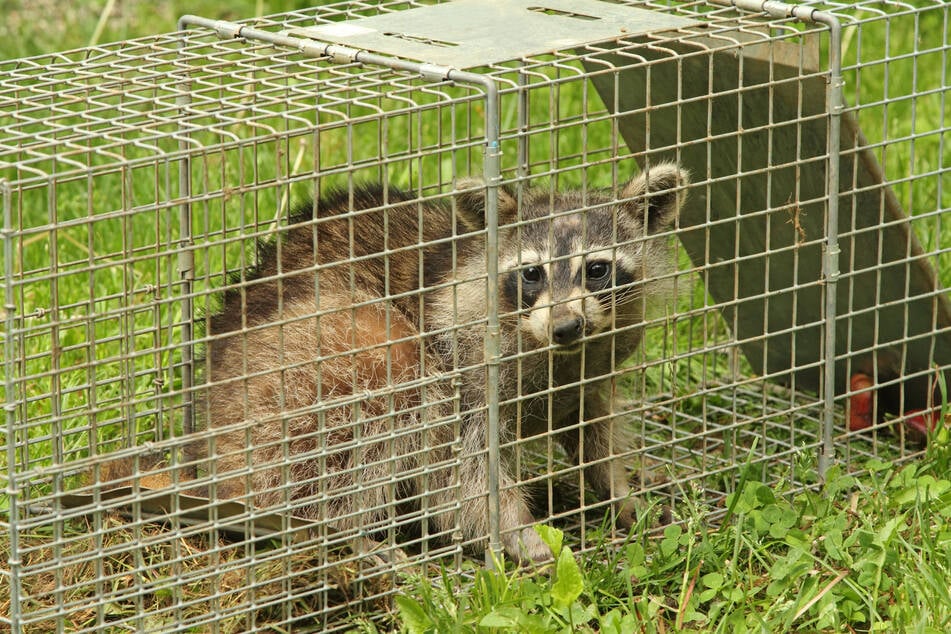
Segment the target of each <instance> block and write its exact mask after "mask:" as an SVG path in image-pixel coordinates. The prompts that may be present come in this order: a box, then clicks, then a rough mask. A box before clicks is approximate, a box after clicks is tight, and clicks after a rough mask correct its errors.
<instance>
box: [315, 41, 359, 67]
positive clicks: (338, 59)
mask: <svg viewBox="0 0 951 634" xmlns="http://www.w3.org/2000/svg"><path fill="white" fill-rule="evenodd" d="M324 54H325V55H328V56H329V57H330V59H331V61H333V63H334V64H351V63H353V62H356V61H358V60H357V55H359V54H360V49H356V48H350V47H349V46H341V45H340V44H331V45H330V46H328V47H327V48H326V49H325V51H324Z"/></svg>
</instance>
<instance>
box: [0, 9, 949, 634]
mask: <svg viewBox="0 0 951 634" xmlns="http://www.w3.org/2000/svg"><path fill="white" fill-rule="evenodd" d="M467 4H471V3H465V2H464V3H460V5H461V6H462V7H463V8H464V7H465V6H466V5H467ZM502 4H505V6H504V7H503V6H502ZM599 4H605V3H591V2H589V3H580V4H573V5H569V4H568V3H564V2H552V3H548V4H547V5H546V4H545V3H527V2H512V3H500V4H499V6H498V7H495V8H494V9H493V10H497V11H500V12H501V11H512V12H515V13H514V14H515V15H518V12H522V13H526V14H531V16H530V17H531V19H532V20H538V19H544V20H552V21H555V22H553V23H557V24H558V26H559V28H560V29H563V31H564V32H566V33H569V34H570V33H573V32H577V33H578V34H579V36H578V39H576V40H570V41H569V40H559V42H556V43H554V44H551V43H547V44H545V45H544V46H545V47H547V48H540V49H537V50H536V49H532V48H531V46H538V45H535V44H533V45H531V46H530V47H529V49H530V50H520V51H517V52H514V53H511V54H510V57H512V58H513V59H502V60H501V61H500V59H499V58H492V57H487V58H481V57H479V56H478V55H475V56H474V57H473V58H472V59H471V60H469V61H464V62H459V63H458V64H456V63H454V64H453V65H446V64H444V63H442V62H439V60H443V59H445V58H444V57H443V56H444V55H447V54H450V53H451V54H455V55H458V54H459V50H456V49H459V48H460V47H461V46H462V44H463V42H455V41H453V38H461V37H462V36H464V35H465V31H466V30H467V29H462V31H463V33H462V34H461V35H460V33H459V31H460V29H459V28H458V27H459V24H456V25H455V30H451V29H440V27H439V23H438V22H432V23H431V22H429V21H428V20H429V19H430V18H429V17H427V16H431V15H434V14H435V15H437V17H438V14H439V13H440V12H441V11H443V10H444V8H442V7H430V6H428V5H429V3H426V5H425V6H418V7H417V6H416V5H415V4H414V3H405V2H399V3H393V4H392V5H387V4H384V5H382V6H374V7H372V8H369V7H366V6H365V5H364V4H362V3H352V4H350V3H339V4H333V5H328V6H325V7H320V8H314V9H310V10H307V11H301V12H297V13H293V14H287V15H281V16H274V17H271V18H265V19H261V20H258V21H256V22H254V23H253V24H252V23H230V22H211V21H205V20H202V19H200V18H195V19H184V20H183V27H185V26H188V27H190V28H188V29H185V30H183V31H181V32H179V33H174V34H169V35H162V36H156V37H153V38H146V39H142V40H135V41H129V42H124V43H120V44H114V45H109V46H102V47H95V48H89V49H83V50H79V51H73V52H67V53H62V54H58V55H55V56H48V57H40V58H32V59H25V60H16V61H11V62H5V63H3V65H2V70H3V74H2V77H3V79H2V80H0V126H2V127H3V135H2V138H0V165H2V170H3V171H2V175H0V190H2V195H3V210H4V229H3V247H4V292H5V299H4V315H3V316H4V323H5V327H4V351H5V355H4V382H3V391H4V399H5V403H6V408H5V416H6V418H5V422H4V426H3V432H2V433H3V446H4V449H5V451H4V453H3V458H2V459H3V460H4V461H5V467H6V469H5V470H4V471H5V474H6V475H5V476H4V477H5V485H6V490H7V492H8V495H7V497H6V498H5V501H4V503H3V504H4V506H3V508H2V509H0V511H2V518H3V520H2V521H3V524H4V528H5V529H6V534H7V536H8V540H7V545H6V553H5V555H4V561H5V566H4V568H3V570H2V574H3V576H4V577H5V581H7V582H8V583H5V584H2V585H3V587H5V588H6V590H2V589H0V592H8V593H9V600H10V602H11V606H12V609H11V611H10V614H9V616H5V615H0V619H2V620H3V622H4V623H5V624H6V625H8V626H10V627H12V628H14V629H18V630H21V631H40V630H46V629H49V630H69V631H106V630H109V629H112V628H115V627H127V628H136V629H141V630H153V629H157V630H169V631H173V630H221V631H256V630H271V629H273V628H276V627H285V628H286V627H289V626H300V627H310V628H313V629H324V630H327V631H335V630H344V629H347V628H348V627H350V626H351V625H352V622H353V621H352V619H353V618H356V615H359V614H365V613H370V614H376V615H382V614H385V613H386V610H387V606H388V605H389V601H390V599H391V598H392V596H393V595H394V594H395V593H396V592H399V590H400V584H401V583H402V582H403V580H404V579H405V578H406V577H407V576H413V575H427V574H431V573H433V572H434V571H435V570H437V569H443V570H448V571H451V572H452V573H453V574H463V573H465V571H466V570H467V569H469V567H471V566H472V565H473V562H474V563H475V565H481V564H482V562H484V556H485V552H486V549H490V550H495V551H496V552H499V553H504V554H505V555H506V556H507V557H508V558H509V559H517V560H521V561H522V562H523V563H531V562H532V561H536V560H543V559H545V557H546V555H547V554H548V553H547V552H546V551H545V549H544V546H543V544H541V542H540V540H539V538H538V537H537V535H536V533H534V531H533V530H532V528H531V527H532V526H533V525H534V524H535V523H537V522H549V523H553V524H556V525H559V526H561V527H563V528H565V530H566V533H567V534H568V535H569V536H570V538H571V539H572V540H574V541H575V543H576V544H577V545H578V548H580V549H592V548H593V547H594V546H596V545H597V544H600V543H603V542H605V541H611V540H614V539H622V538H623V537H624V535H625V534H626V533H627V532H628V531H629V530H632V531H637V532H639V531H645V530H649V529H650V528H652V527H653V526H656V525H657V523H658V522H660V521H661V520H663V521H669V520H676V519H677V514H678V506H679V505H680V504H681V503H683V500H684V498H685V497H687V498H689V500H690V503H693V501H694V500H696V499H699V500H700V501H701V503H703V504H706V505H709V507H710V509H711V517H713V516H715V515H716V513H717V512H718V511H721V510H722V502H723V500H724V498H725V496H726V495H727V494H728V493H729V492H731V491H733V490H734V489H735V487H736V485H737V483H738V482H739V481H740V480H741V478H748V477H753V476H755V477H759V478H761V479H762V480H763V481H765V482H776V481H779V480H787V481H792V482H793V483H795V485H796V486H808V485H810V484H812V483H814V482H816V481H817V479H818V478H819V474H818V459H817V456H819V455H820V453H821V455H822V457H823V460H824V461H825V462H826V463H829V462H831V461H833V460H834V461H839V462H841V463H843V464H844V465H845V466H846V468H856V469H857V468H859V467H860V466H861V463H862V461H864V460H865V459H866V458H868V457H887V458H907V457H911V456H914V455H915V453H916V452H917V451H918V450H919V448H920V445H919V444H917V442H918V441H920V440H921V438H922V437H923V434H924V432H926V431H927V430H928V428H929V427H931V426H932V425H934V424H935V423H936V422H937V420H938V419H939V413H938V411H937V409H936V408H937V407H938V406H939V405H940V400H941V396H942V386H943V376H944V373H945V372H946V371H947V369H948V366H949V363H951V359H949V358H948V352H949V350H948V334H949V333H948V327H949V322H948V307H947V297H946V293H945V291H944V290H943V289H944V287H945V286H946V285H947V283H948V280H946V279H944V272H945V271H947V270H949V269H948V266H947V264H948V263H947V262H946V261H945V260H946V259H947V257H948V254H947V251H948V240H947V239H944V238H943V236H942V230H943V226H942V217H943V212H944V211H946V210H947V209H948V207H949V202H951V193H949V188H948V187H947V186H946V185H947V180H948V172H949V167H948V166H949V162H951V155H949V150H948V148H947V147H946V144H945V142H944V138H945V136H946V134H945V133H946V132H947V130H948V121H947V114H946V112H947V103H946V101H947V94H948V86H947V84H948V82H947V76H948V71H949V56H951V51H949V49H951V46H949V43H948V40H947V37H948V36H947V32H948V28H947V26H948V20H949V15H948V14H949V9H948V8H947V6H945V5H943V4H940V3H922V4H920V5H916V6H911V5H904V4H897V3H889V4H887V5H883V4H881V3H877V2H876V3H859V4H855V5H849V6H845V5H833V4H823V5H816V6H815V7H812V8H800V9H797V10H791V9H788V8H783V7H784V6H785V5H779V4H776V5H771V6H770V7H766V8H767V10H768V11H769V12H770V13H771V14H766V13H763V12H762V9H763V8H764V7H763V6H758V7H757V6H752V5H751V8H752V9H753V10H752V11H750V10H745V9H736V8H735V7H724V6H721V5H710V4H700V3H683V4H677V5H669V4H666V3H665V4H662V5H661V4H654V3H629V4H630V5H631V6H630V7H626V6H623V5H614V4H610V5H607V6H609V7H610V15H607V14H606V15H604V16H599V15H598V14H597V9H598V7H597V5H599ZM738 4H741V5H742V3H738ZM630 8H633V9H637V10H638V11H641V12H643V13H637V14H634V13H630V14H625V13H624V11H625V10H626V9H630ZM435 9H439V11H434V10H435ZM813 9H815V10H816V11H820V10H821V12H819V13H816V12H814V11H813ZM411 10H416V11H420V12H422V13H417V14H412V15H413V16H417V17H413V18H407V17H406V16H407V15H408V14H402V13H399V14H395V13H394V12H403V11H411ZM384 14H390V15H401V16H403V17H402V18H400V20H399V21H394V20H395V18H394V20H388V21H387V24H391V25H392V24H398V25H399V26H400V28H399V29H396V28H395V27H393V30H386V31H385V32H384V31H380V32H378V33H377V32H376V31H375V30H379V26H378V25H379V22H380V21H379V16H381V15H384ZM505 15H508V14H505ZM651 15H653V16H655V18H654V19H655V20H656V22H654V23H652V22H651V19H652V18H651V17H650V16H651ZM506 19H507V18H506ZM599 21H600V22H599ZM593 22H596V23H598V24H597V28H594V27H593V26H591V27H589V32H590V33H597V36H596V37H594V36H592V37H585V35H584V34H585V33H586V31H585V29H584V24H586V23H593ZM389 28H390V27H387V29H389ZM470 30H473V31H478V29H470ZM542 30H544V29H542ZM553 32H554V31H553ZM558 32H562V31H558ZM355 35H360V36H367V37H368V39H367V40H366V41H363V42H362V43H361V44H360V45H359V46H358V45H357V44H355V43H353V42H352V41H351V40H350V39H348V38H353V37H355ZM475 35H479V34H478V33H476V34H475ZM369 36H372V37H369ZM322 37H324V38H326V41H324V40H322V39H321V38H322ZM529 39H530V38H528V37H526V40H529ZM393 41H396V43H397V44H399V43H400V42H403V43H406V46H405V49H406V52H405V54H403V55H402V57H400V56H396V57H394V56H393V51H387V50H385V49H386V48H387V47H389V46H392V45H393ZM883 42H884V45H883V44H882V43H883ZM361 46H365V47H367V48H369V49H370V50H368V51H361V50H359V49H360V47H361ZM373 47H378V48H379V49H380V50H374V49H373ZM397 50H399V49H397ZM496 53H497V51H496ZM387 55H389V57H387ZM383 58H385V59H383ZM386 60H390V61H386ZM925 68H929V69H934V68H938V69H940V72H939V73H937V74H936V73H934V72H929V73H925V72H922V71H923V69H925ZM463 70H465V72H462V71H463ZM936 271H937V273H936ZM823 466H825V464H823ZM605 518H607V521H606V520H605Z"/></svg>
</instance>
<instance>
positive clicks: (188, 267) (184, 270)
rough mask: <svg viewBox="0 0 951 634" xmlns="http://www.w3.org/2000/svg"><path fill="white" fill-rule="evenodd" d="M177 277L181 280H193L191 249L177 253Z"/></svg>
mask: <svg viewBox="0 0 951 634" xmlns="http://www.w3.org/2000/svg"><path fill="white" fill-rule="evenodd" d="M178 277H179V279H182V280H193V279H195V254H194V253H193V252H192V250H191V249H183V250H182V251H179V253H178Z"/></svg>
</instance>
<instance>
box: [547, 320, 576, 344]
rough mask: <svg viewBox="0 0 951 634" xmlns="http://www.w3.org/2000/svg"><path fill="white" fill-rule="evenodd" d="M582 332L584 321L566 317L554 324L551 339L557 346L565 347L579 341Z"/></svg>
mask: <svg viewBox="0 0 951 634" xmlns="http://www.w3.org/2000/svg"><path fill="white" fill-rule="evenodd" d="M583 331H584V320H583V319H582V318H581V317H568V318H565V319H562V320H561V321H558V322H555V324H554V326H553V327H552V329H551V337H552V339H553V340H554V341H555V343H557V344H558V345H560V346H566V345H568V344H571V343H574V342H575V341H577V340H578V339H580V338H581V333H582V332H583Z"/></svg>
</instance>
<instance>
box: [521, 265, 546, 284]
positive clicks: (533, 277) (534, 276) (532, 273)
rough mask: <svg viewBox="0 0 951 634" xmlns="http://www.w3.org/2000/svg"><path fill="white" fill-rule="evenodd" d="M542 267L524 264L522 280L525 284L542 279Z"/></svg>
mask: <svg viewBox="0 0 951 634" xmlns="http://www.w3.org/2000/svg"><path fill="white" fill-rule="evenodd" d="M542 275H543V271H542V267H540V266H526V267H525V268H524V269H522V281H523V282H525V283H526V284H538V283H539V282H541V281H542Z"/></svg>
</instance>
